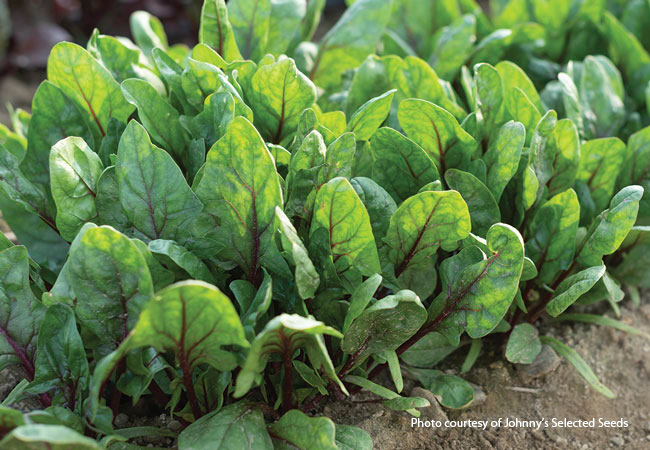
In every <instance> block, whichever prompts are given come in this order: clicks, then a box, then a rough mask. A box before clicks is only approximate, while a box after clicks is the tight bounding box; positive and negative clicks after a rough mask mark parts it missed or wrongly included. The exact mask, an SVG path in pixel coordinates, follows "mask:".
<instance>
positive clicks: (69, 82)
mask: <svg viewBox="0 0 650 450" xmlns="http://www.w3.org/2000/svg"><path fill="white" fill-rule="evenodd" d="M47 78H48V79H49V80H50V81H51V82H52V83H54V84H55V85H57V86H58V87H59V88H61V90H62V91H63V92H64V93H65V95H67V96H68V97H70V98H71V99H73V100H74V101H75V102H76V103H77V104H79V105H81V107H82V108H83V109H84V111H86V113H87V114H88V115H89V117H91V118H92V123H93V124H94V125H93V127H94V128H95V130H94V132H95V135H96V136H97V133H99V135H101V136H103V135H105V134H106V129H107V127H108V122H109V120H110V119H111V117H114V118H116V119H117V120H119V121H121V122H126V119H128V117H129V116H130V115H131V113H132V112H133V110H134V108H133V106H131V104H129V102H127V101H126V99H125V98H124V95H122V91H121V90H120V86H119V84H117V82H116V81H115V79H114V78H113V76H112V75H111V74H110V72H109V71H108V70H107V69H106V68H105V67H104V66H102V65H101V63H99V62H98V61H97V60H95V59H94V58H93V57H92V56H91V55H90V54H89V53H88V52H87V51H86V50H84V49H83V48H81V47H80V46H78V45H77V44H73V43H71V42H61V43H59V44H57V45H55V46H54V48H52V51H51V52H50V57H49V59H48V62H47ZM142 82H143V83H146V82H144V81H142ZM151 89H153V88H151Z"/></svg>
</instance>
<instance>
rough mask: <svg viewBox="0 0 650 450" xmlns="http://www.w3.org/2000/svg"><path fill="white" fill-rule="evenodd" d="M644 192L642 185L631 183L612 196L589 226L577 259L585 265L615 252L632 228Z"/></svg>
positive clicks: (591, 264)
mask: <svg viewBox="0 0 650 450" xmlns="http://www.w3.org/2000/svg"><path fill="white" fill-rule="evenodd" d="M642 196H643V188H642V187H640V186H634V185H632V186H627V187H625V188H623V189H621V190H620V191H619V192H618V193H617V194H616V195H615V196H614V198H612V201H611V202H610V204H609V209H606V210H605V211H603V212H602V213H601V214H600V215H599V216H598V217H596V219H595V220H594V222H593V224H592V225H591V227H590V228H589V231H588V233H587V237H586V238H585V240H584V243H583V244H582V249H581V250H580V251H579V252H578V256H577V257H576V260H577V261H578V263H580V264H582V265H583V266H584V267H590V266H597V265H600V264H601V259H602V257H603V256H605V255H609V254H612V253H614V252H615V251H616V250H617V249H618V247H619V246H620V245H621V243H622V242H623V240H624V239H625V237H626V236H627V234H628V233H629V232H630V230H631V229H632V227H633V226H634V222H635V221H636V215H637V212H638V211H639V201H640V200H641V197H642Z"/></svg>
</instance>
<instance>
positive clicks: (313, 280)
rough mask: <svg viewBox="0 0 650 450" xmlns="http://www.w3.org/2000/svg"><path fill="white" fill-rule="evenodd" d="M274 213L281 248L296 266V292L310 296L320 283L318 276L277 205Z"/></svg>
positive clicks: (292, 228) (304, 248) (290, 225)
mask: <svg viewBox="0 0 650 450" xmlns="http://www.w3.org/2000/svg"><path fill="white" fill-rule="evenodd" d="M275 215H276V216H277V218H278V222H279V224H280V228H279V229H280V233H281V237H282V248H283V249H284V251H285V252H287V253H288V254H289V255H290V261H291V262H292V263H293V265H294V266H295V267H296V269H295V272H294V274H295V280H296V287H297V289H298V294H299V295H300V297H301V298H303V299H307V298H312V297H313V296H314V294H315V293H316V289H318V285H319V284H320V276H319V275H318V272H316V269H315V268H314V264H313V263H312V262H311V260H310V259H309V254H308V253H307V248H306V247H305V244H303V243H302V240H301V239H300V237H299V236H298V233H297V231H296V229H295V228H294V227H293V224H292V223H291V221H290V220H289V218H288V217H287V216H286V214H285V213H284V212H283V211H282V209H281V208H280V207H279V206H276V207H275Z"/></svg>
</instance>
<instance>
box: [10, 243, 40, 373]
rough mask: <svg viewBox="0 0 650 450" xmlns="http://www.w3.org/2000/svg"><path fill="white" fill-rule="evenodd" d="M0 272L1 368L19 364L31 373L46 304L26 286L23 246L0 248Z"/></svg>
mask: <svg viewBox="0 0 650 450" xmlns="http://www.w3.org/2000/svg"><path fill="white" fill-rule="evenodd" d="M0 274H2V275H1V276H0V370H3V369H5V368H6V367H9V366H14V365H22V366H23V367H24V368H25V371H26V373H27V375H28V377H33V376H34V353H35V351H36V337H37V335H38V330H39V327H40V324H41V320H42V319H43V315H44V314H45V308H43V305H42V304H41V303H40V302H39V301H38V300H36V299H35V298H34V294H33V293H32V291H31V289H30V287H29V258H28V256H27V250H26V249H25V247H22V246H13V247H9V248H7V249H5V250H2V251H0Z"/></svg>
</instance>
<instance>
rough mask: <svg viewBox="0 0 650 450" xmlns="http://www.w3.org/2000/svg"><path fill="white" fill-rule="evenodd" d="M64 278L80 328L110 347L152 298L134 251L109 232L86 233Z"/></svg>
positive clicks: (104, 229)
mask: <svg viewBox="0 0 650 450" xmlns="http://www.w3.org/2000/svg"><path fill="white" fill-rule="evenodd" d="M66 266H68V269H67V271H68V272H67V276H68V277H69V282H70V284H71V286H74V294H75V296H76V302H75V307H74V309H75V313H76V315H77V318H78V320H79V322H80V323H81V324H82V325H83V326H84V327H86V328H87V329H88V330H89V331H91V332H92V333H93V334H94V335H95V336H97V337H100V338H101V339H102V340H103V341H104V342H106V343H107V344H108V345H110V346H111V347H113V348H115V347H117V346H118V345H119V344H120V343H121V342H122V341H123V340H124V339H125V338H126V336H127V335H128V333H129V331H130V330H131V329H132V328H133V327H134V326H135V324H136V322H137V320H138V315H139V314H140V311H141V310H142V308H143V307H144V305H145V304H146V303H147V301H149V299H150V298H151V297H152V296H153V283H152V280H151V275H150V274H149V270H148V268H147V263H146V261H145V259H144V257H143V256H142V253H141V252H140V250H138V248H137V247H136V245H135V244H134V243H133V242H132V241H131V240H130V239H129V238H127V237H126V236H124V235H123V234H121V233H119V232H118V231H116V230H114V229H113V228H111V227H107V226H103V227H94V228H88V229H86V230H85V231H84V232H83V235H82V236H81V238H80V239H79V241H78V242H75V243H74V244H73V246H72V248H71V250H70V257H69V260H68V262H67V264H66Z"/></svg>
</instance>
